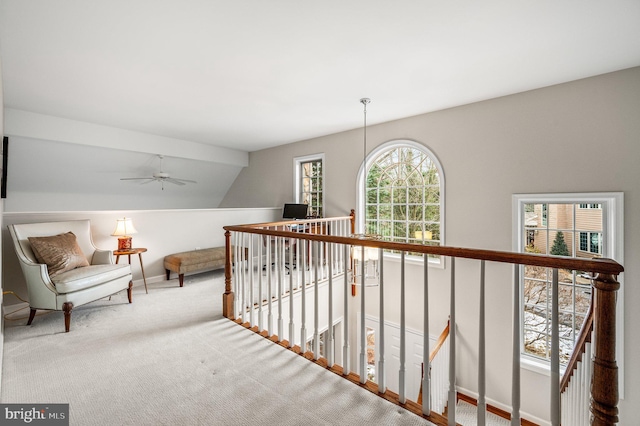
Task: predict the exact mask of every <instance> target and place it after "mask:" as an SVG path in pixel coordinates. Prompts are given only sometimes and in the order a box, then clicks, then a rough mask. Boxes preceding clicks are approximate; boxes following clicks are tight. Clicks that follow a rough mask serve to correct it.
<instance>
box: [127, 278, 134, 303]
mask: <svg viewBox="0 0 640 426" xmlns="http://www.w3.org/2000/svg"><path fill="white" fill-rule="evenodd" d="M132 294H133V281H129V288H128V289H127V297H128V298H129V303H131V302H132V299H131V296H132Z"/></svg>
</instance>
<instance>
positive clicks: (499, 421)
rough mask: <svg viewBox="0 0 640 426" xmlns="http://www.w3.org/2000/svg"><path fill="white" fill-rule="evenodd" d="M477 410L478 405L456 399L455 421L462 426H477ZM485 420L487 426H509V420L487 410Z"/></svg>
mask: <svg viewBox="0 0 640 426" xmlns="http://www.w3.org/2000/svg"><path fill="white" fill-rule="evenodd" d="M477 410H478V407H476V406H475V405H471V404H469V403H466V402H464V401H458V405H457V407H456V423H458V424H461V425H464V426H477V424H478V417H477ZM485 420H486V424H487V425H488V426H509V425H510V424H511V422H510V421H509V420H506V419H503V418H502V417H500V416H497V415H495V414H493V413H489V412H487V413H486V415H485Z"/></svg>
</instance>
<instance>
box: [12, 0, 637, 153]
mask: <svg viewBox="0 0 640 426" xmlns="http://www.w3.org/2000/svg"><path fill="white" fill-rule="evenodd" d="M0 57H1V60H2V76H3V89H4V104H5V108H9V109H15V110H23V111H30V112H35V113H39V114H45V115H51V116H55V117H62V118H68V119H73V120H78V121H84V122H89V123H96V124H100V125H106V126H112V127H117V128H122V129H128V130H134V131H139V132H144V133H150V134H153V135H160V136H166V137H169V138H175V139H179V140H186V141H193V142H199V143H203V144H210V145H214V146H219V147H227V148H233V149H237V150H242V151H255V150H259V149H263V148H267V147H271V146H275V145H280V144H285V143H290V142H294V141H298V140H303V139H307V138H312V137H316V136H321V135H326V134H330V133H335V132H338V131H342V130H348V129H352V128H356V127H359V126H360V125H361V124H362V105H361V104H360V103H359V99H360V98H361V97H370V98H371V99H372V104H371V105H370V106H369V111H368V119H369V122H370V123H372V124H373V123H376V122H384V121H389V120H393V119H397V118H401V117H406V116H412V115H417V114H421V113H425V112H429V111H434V110H439V109H444V108H449V107H453V106H457V105H462V104H467V103H471V102H475V101H480V100H484V99H489V98H494V97H499V96H503V95H508V94H512V93H517V92H522V91H526V90H531V89H535V88H539V87H544V86H549V85H553V84H557V83H562V82H566V81H571V80H575V79H580V78H584V77H589V76H593V75H598V74H603V73H607V72H611V71H616V70H620V69H624V68H629V67H634V66H638V65H640V2H639V1H637V0H630V1H622V0H609V1H599V0H598V1H596V0H586V1H585V0H565V1H549V0H542V1H507V0H503V1H492V0H488V1H474V0H462V1H458V2H441V1H433V0H399V1H393V2H392V1H371V0H349V1H344V0H326V1H315V2H311V1H299V0H275V1H263V0H242V1H220V0H180V1H178V0H175V1H173V0H109V1H98V0H90V1H89V0H87V1H77V0H56V1H51V0H28V1H25V0H0Z"/></svg>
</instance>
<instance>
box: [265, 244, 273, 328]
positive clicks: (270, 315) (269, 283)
mask: <svg viewBox="0 0 640 426" xmlns="http://www.w3.org/2000/svg"><path fill="white" fill-rule="evenodd" d="M271 238H272V237H271V236H269V235H267V287H268V290H269V294H268V295H267V310H268V314H267V326H268V327H269V336H272V335H273V277H272V275H273V273H272V272H273V271H272V270H271V265H272V263H273V260H275V259H272V253H271V241H272V240H271Z"/></svg>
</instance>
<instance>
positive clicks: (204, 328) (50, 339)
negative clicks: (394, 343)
mask: <svg viewBox="0 0 640 426" xmlns="http://www.w3.org/2000/svg"><path fill="white" fill-rule="evenodd" d="M223 289H224V275H223V273H222V272H221V271H217V272H209V273H205V274H199V275H195V276H191V277H186V278H185V286H184V287H183V288H180V287H178V284H177V280H171V281H163V282H158V283H155V284H150V288H149V294H145V292H144V288H139V287H137V288H135V289H134V296H133V304H128V303H127V300H126V294H125V293H121V294H118V295H116V296H114V297H112V298H111V300H107V299H103V300H100V301H97V302H94V303H91V304H89V305H85V306H81V307H77V308H75V309H74V310H73V314H72V318H71V332H69V333H64V325H63V315H62V313H61V312H53V313H47V314H44V315H39V316H37V317H36V318H35V320H34V322H33V324H32V325H31V326H26V325H25V324H26V320H19V321H11V320H9V321H5V331H4V333H5V334H4V335H5V344H4V363H3V370H2V383H1V391H0V400H1V401H2V402H4V403H69V404H70V424H71V425H82V426H85V425H87V426H88V425H137V426H139V425H223V424H224V425H360V424H369V425H428V424H430V423H429V422H427V421H425V420H424V419H422V418H420V417H418V416H415V415H413V414H410V413H408V412H406V411H404V410H403V409H401V408H399V407H397V406H395V405H393V404H391V403H389V402H387V401H385V400H383V399H381V398H379V397H377V396H376V395H373V394H371V393H369V392H367V391H365V390H363V389H360V388H359V387H358V386H356V385H354V384H352V383H349V382H347V381H346V380H344V379H342V378H340V377H338V376H337V375H335V374H333V373H331V372H328V371H326V370H324V369H323V368H321V367H320V366H318V365H315V364H313V363H311V362H309V361H307V360H305V359H303V358H302V357H300V356H297V355H295V354H293V353H292V352H289V351H286V350H282V348H280V347H278V346H277V345H275V344H273V343H271V342H269V341H268V340H266V339H264V338H261V337H259V336H257V335H256V334H254V333H252V332H250V331H248V330H244V329H243V328H242V327H239V326H237V325H235V324H233V323H231V322H230V321H228V320H226V319H224V318H222V315H221V301H222V296H221V295H222V293H223ZM27 314H28V310H26V311H22V312H20V313H19V314H18V315H23V316H24V315H27ZM15 316H16V315H14V317H15Z"/></svg>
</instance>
